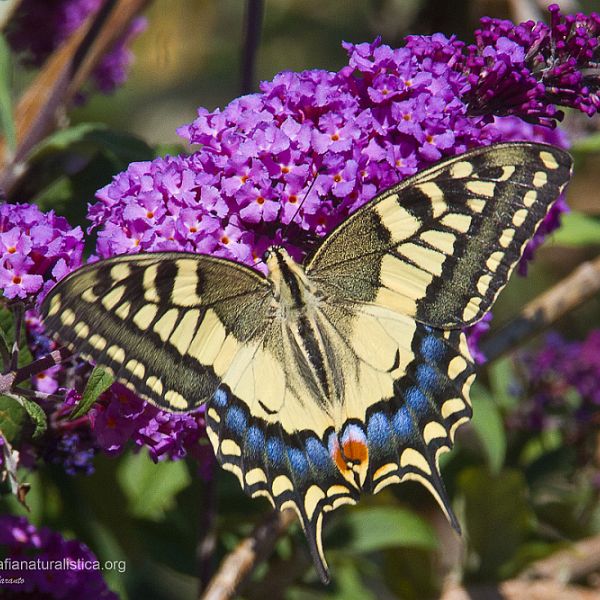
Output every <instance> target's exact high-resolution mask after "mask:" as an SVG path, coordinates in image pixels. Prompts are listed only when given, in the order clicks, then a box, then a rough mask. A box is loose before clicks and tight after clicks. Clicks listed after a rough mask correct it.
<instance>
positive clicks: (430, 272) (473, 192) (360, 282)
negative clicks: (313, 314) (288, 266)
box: [307, 143, 572, 328]
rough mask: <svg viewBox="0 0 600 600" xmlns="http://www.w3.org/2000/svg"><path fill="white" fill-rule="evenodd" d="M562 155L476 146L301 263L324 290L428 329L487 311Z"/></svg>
mask: <svg viewBox="0 0 600 600" xmlns="http://www.w3.org/2000/svg"><path fill="white" fill-rule="evenodd" d="M571 167H572V159H571V157H570V156H569V154H568V153H566V152H565V151H563V150H561V149H559V148H555V147H552V146H547V145H544V144H534V143H507V144H498V145H495V146H490V147H485V148H478V149H476V150H472V151H470V152H467V153H466V154H463V155H460V156H457V157H454V158H451V159H448V160H445V161H442V162H441V163H439V164H438V165H435V166H434V167H432V168H430V169H427V170H425V171H423V172H422V173H419V174H417V175H415V176H414V177H411V178H410V179H407V180H406V181H403V182H402V183H400V184H399V185H398V186H396V187H394V188H392V189H390V190H388V191H386V192H385V193H383V194H382V195H381V196H379V197H378V198H375V199H374V200H373V201H371V202H370V203H368V204H367V205H366V206H364V207H363V208H361V209H360V210H358V211H357V212H356V213H355V214H354V215H352V216H351V217H350V218H349V219H347V220H346V221H345V222H344V223H342V224H341V225H340V226H339V227H338V228H337V229H335V230H334V231H333V232H332V233H331V234H330V235H329V236H328V237H327V238H326V239H325V241H324V242H323V244H322V245H321V246H320V247H319V249H318V250H317V252H316V253H315V255H314V256H313V257H312V258H311V259H310V260H309V262H308V264H307V273H308V274H309V275H310V276H311V277H312V278H313V279H314V280H315V281H316V282H318V284H319V285H320V286H321V287H322V288H323V290H324V291H325V293H328V294H330V295H332V296H334V297H339V298H340V299H347V300H352V301H356V302H362V303H369V304H371V303H372V304H376V305H380V306H386V307H388V308H390V309H392V310H395V311H397V312H399V313H402V314H406V315H410V316H412V317H414V318H416V319H417V320H419V321H422V322H423V323H427V324H429V325H432V326H434V327H443V328H448V327H458V328H464V327H466V326H469V325H472V324H473V323H475V322H476V321H478V320H479V319H480V318H481V317H482V316H483V315H484V314H485V312H487V310H489V308H490V306H491V304H492V303H493V302H494V300H495V298H496V296H497V295H498V293H499V292H500V290H501V289H502V288H503V287H504V285H506V282H507V281H508V277H509V275H510V273H511V271H512V269H513V268H514V266H515V264H516V263H517V262H518V260H519V259H520V257H521V255H522V253H523V251H524V248H525V245H526V244H527V242H528V241H529V240H530V239H531V237H532V236H533V234H534V232H535V231H536V229H537V227H538V225H539V224H540V222H541V221H542V219H543V218H544V216H545V215H546V214H547V212H548V210H549V208H550V206H551V205H552V202H553V201H554V200H556V198H557V197H558V196H559V194H560V193H561V191H562V190H563V189H564V187H565V185H566V183H567V182H568V180H569V177H570V173H571Z"/></svg>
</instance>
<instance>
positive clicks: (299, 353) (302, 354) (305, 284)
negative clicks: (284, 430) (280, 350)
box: [266, 246, 341, 410]
mask: <svg viewBox="0 0 600 600" xmlns="http://www.w3.org/2000/svg"><path fill="white" fill-rule="evenodd" d="M266 262H267V267H268V268H269V276H268V278H269V281H270V282H271V284H272V286H273V288H272V289H273V305H274V313H275V315H276V317H275V328H276V330H278V331H279V332H280V333H281V336H282V338H281V339H282V343H283V345H284V346H285V347H287V348H288V349H290V350H291V352H290V356H294V357H295V360H294V361H293V362H292V364H293V367H292V365H290V367H289V370H288V377H290V380H294V376H297V382H298V388H299V389H300V388H301V387H302V388H304V389H305V391H306V390H307V389H308V391H309V392H310V395H311V396H312V397H313V399H315V400H317V401H318V402H319V404H321V406H323V408H326V407H329V406H330V405H331V402H332V401H333V400H334V399H335V397H337V395H339V393H340V392H341V389H340V388H341V386H340V385H339V383H340V381H339V380H340V376H339V365H336V364H335V362H336V361H335V357H334V356H332V354H331V352H330V351H328V348H330V346H331V343H330V341H329V340H328V339H327V336H326V335H325V332H324V331H323V328H322V326H321V325H320V321H321V316H320V306H321V305H322V302H323V298H322V297H321V295H320V294H319V293H318V291H317V288H316V286H315V284H314V283H313V282H312V281H311V280H310V278H309V277H308V276H307V274H306V272H305V270H304V267H303V266H302V265H300V264H298V263H297V262H296V261H295V260H294V259H293V258H292V257H291V256H290V255H289V254H288V252H287V251H286V250H285V249H283V248H281V247H278V246H274V247H272V248H270V249H269V251H268V254H267V260H266ZM267 337H269V336H267ZM301 382H302V385H300V383H301ZM336 383H337V384H338V385H336ZM326 410H327V408H326Z"/></svg>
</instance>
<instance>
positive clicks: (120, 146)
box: [29, 123, 155, 165]
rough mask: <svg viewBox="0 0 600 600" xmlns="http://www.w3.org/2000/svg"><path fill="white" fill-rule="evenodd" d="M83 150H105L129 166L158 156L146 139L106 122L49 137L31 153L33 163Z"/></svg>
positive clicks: (85, 125)
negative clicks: (115, 127)
mask: <svg viewBox="0 0 600 600" xmlns="http://www.w3.org/2000/svg"><path fill="white" fill-rule="evenodd" d="M83 148H86V149H87V150H88V152H87V154H88V155H89V154H92V153H94V152H97V151H101V152H103V153H105V154H108V155H110V156H111V157H113V158H115V159H117V161H118V163H119V164H125V165H126V164H129V163H130V162H135V161H141V160H151V159H152V158H154V157H155V153H154V151H153V149H152V148H151V147H150V146H149V145H148V144H147V143H146V142H145V141H144V140H142V139H141V138H138V137H136V136H134V135H132V134H130V133H126V132H123V131H114V130H112V129H109V128H108V127H107V126H106V125H104V124H103V123H79V124H77V125H74V126H73V127H68V128H67V129H61V130H60V131H57V132H55V133H53V134H52V135H49V136H48V137H47V138H45V139H44V140H43V141H42V142H40V143H39V144H38V145H37V146H36V147H35V148H34V149H33V150H32V151H31V155H30V158H29V160H30V161H31V162H34V161H39V160H41V159H44V158H47V157H49V156H53V155H56V154H60V153H65V152H68V151H72V150H74V149H77V150H78V152H81V150H82V149H83Z"/></svg>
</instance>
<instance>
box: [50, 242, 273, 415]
mask: <svg viewBox="0 0 600 600" xmlns="http://www.w3.org/2000/svg"><path fill="white" fill-rule="evenodd" d="M269 295H270V293H269V286H268V284H267V283H266V280H265V279H264V278H263V277H261V276H260V275H258V274H256V273H255V272H254V271H252V270H251V269H248V268H246V267H243V266H242V265H238V264H237V263H233V262H230V261H226V260H223V259H217V258H212V257H209V256H201V255H194V254H184V253H176V252H168V253H156V254H140V255H125V256H117V257H114V258H110V259H107V260H103V261H100V262H97V263H91V264H89V265H86V266H85V267H83V268H81V269H79V270H78V271H76V272H75V273H73V274H72V275H70V276H68V277H66V278H65V279H64V280H62V281H61V282H60V283H59V284H58V285H57V286H56V287H55V288H53V289H52V291H51V292H50V294H49V295H48V296H47V297H46V299H45V300H44V303H43V305H42V309H41V310H42V314H43V315H45V318H44V321H45V324H46V327H47V328H48V329H49V330H50V331H53V332H56V333H57V334H58V336H59V337H60V339H61V341H62V342H63V343H65V344H66V345H67V346H68V347H70V348H75V349H76V350H77V351H78V352H79V353H81V355H82V356H83V357H85V358H88V359H91V360H92V361H94V362H95V363H96V364H98V365H100V366H102V367H103V368H105V369H107V370H108V371H109V372H111V373H112V374H114V375H115V377H116V378H117V380H118V381H120V382H122V383H124V384H126V385H127V386H128V387H129V388H130V389H132V390H134V391H136V392H137V393H138V394H139V395H140V396H142V397H143V398H145V399H146V400H149V401H150V402H152V403H153V404H155V405H156V406H159V407H161V408H164V409H167V410H171V411H186V410H191V409H193V408H194V407H196V406H198V405H200V404H201V403H202V402H204V401H205V400H206V399H207V398H209V397H211V396H212V394H213V393H214V391H215V390H216V389H217V387H218V385H219V384H220V382H221V377H222V375H223V373H224V372H225V371H226V370H227V369H228V368H229V364H230V363H231V361H232V360H233V358H234V356H235V355H236V354H237V353H238V352H239V351H240V350H241V349H242V348H246V347H247V346H248V345H251V344H252V343H253V340H254V339H255V338H256V337H259V334H260V332H261V331H262V329H263V328H264V323H265V321H266V320H267V318H268V314H267V313H268V297H269Z"/></svg>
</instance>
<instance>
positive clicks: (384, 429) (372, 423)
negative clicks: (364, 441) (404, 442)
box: [367, 412, 393, 449]
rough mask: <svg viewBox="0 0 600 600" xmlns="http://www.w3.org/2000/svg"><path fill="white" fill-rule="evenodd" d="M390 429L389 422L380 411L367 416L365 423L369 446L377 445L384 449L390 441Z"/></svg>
mask: <svg viewBox="0 0 600 600" xmlns="http://www.w3.org/2000/svg"><path fill="white" fill-rule="evenodd" d="M392 435H393V433H392V430H391V427H390V422H389V421H388V418H387V416H386V415H385V414H383V413H382V412H376V413H373V414H372V415H371V416H370V417H369V421H368V423H367V438H368V440H369V448H372V447H377V448H378V449H386V448H388V447H389V446H390V444H391V443H392Z"/></svg>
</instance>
